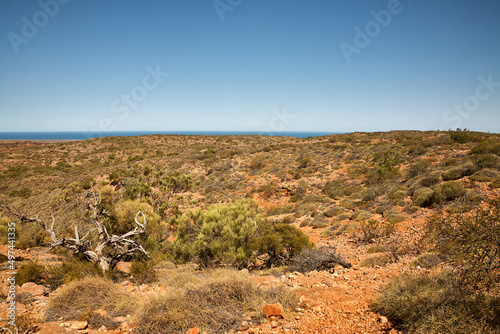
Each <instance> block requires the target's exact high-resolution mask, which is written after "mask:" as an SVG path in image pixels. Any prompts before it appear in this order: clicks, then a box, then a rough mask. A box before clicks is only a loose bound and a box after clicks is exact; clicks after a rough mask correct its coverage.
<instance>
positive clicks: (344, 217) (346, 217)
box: [333, 213, 351, 222]
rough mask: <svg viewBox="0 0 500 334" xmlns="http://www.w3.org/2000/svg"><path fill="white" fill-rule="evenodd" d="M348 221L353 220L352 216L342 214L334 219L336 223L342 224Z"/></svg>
mask: <svg viewBox="0 0 500 334" xmlns="http://www.w3.org/2000/svg"><path fill="white" fill-rule="evenodd" d="M346 219H351V214H350V213H342V214H340V215H338V216H336V217H334V218H333V221H334V222H341V221H343V220H346Z"/></svg>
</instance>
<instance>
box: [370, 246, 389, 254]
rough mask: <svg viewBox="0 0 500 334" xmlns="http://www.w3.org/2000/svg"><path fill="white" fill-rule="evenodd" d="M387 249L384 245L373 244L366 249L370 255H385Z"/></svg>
mask: <svg viewBox="0 0 500 334" xmlns="http://www.w3.org/2000/svg"><path fill="white" fill-rule="evenodd" d="M386 251H387V249H386V248H385V247H384V246H382V245H377V244H372V245H370V246H368V247H367V248H366V252H367V253H368V254H375V253H384V252H386Z"/></svg>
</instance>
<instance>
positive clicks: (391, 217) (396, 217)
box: [384, 210, 408, 223]
mask: <svg viewBox="0 0 500 334" xmlns="http://www.w3.org/2000/svg"><path fill="white" fill-rule="evenodd" d="M384 218H385V219H387V221H389V222H391V223H400V222H402V221H405V220H407V219H408V216H406V215H405V214H403V213H400V212H398V211H396V210H388V211H386V212H384Z"/></svg>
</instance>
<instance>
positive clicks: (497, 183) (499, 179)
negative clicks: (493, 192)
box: [489, 176, 500, 189]
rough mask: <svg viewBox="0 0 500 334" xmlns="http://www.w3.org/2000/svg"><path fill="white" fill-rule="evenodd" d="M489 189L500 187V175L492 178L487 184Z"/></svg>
mask: <svg viewBox="0 0 500 334" xmlns="http://www.w3.org/2000/svg"><path fill="white" fill-rule="evenodd" d="M489 186H490V188H491V189H498V188H500V176H499V177H497V178H496V179H494V180H493V181H492V182H491V183H490V184H489Z"/></svg>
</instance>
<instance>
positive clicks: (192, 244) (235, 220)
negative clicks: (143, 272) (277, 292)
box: [174, 199, 310, 267]
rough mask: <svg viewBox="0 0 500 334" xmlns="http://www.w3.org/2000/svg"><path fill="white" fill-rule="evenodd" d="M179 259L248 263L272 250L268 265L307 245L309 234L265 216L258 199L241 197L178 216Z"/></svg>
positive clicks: (237, 263)
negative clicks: (260, 209) (259, 206)
mask: <svg viewBox="0 0 500 334" xmlns="http://www.w3.org/2000/svg"><path fill="white" fill-rule="evenodd" d="M174 224H176V225H177V235H176V239H175V241H174V251H175V252H176V255H177V259H179V260H184V261H189V260H195V261H197V262H198V263H199V264H200V265H202V266H205V267H206V266H212V265H218V264H229V265H234V266H237V267H245V266H247V265H248V264H249V263H250V262H252V261H253V260H255V258H256V256H258V255H261V254H268V255H269V256H270V259H269V261H268V265H272V264H273V263H274V262H276V261H282V260H283V259H285V260H286V259H289V258H290V257H291V256H293V254H294V253H295V252H296V251H300V250H301V249H302V248H303V247H310V245H309V239H308V238H307V236H306V235H305V234H304V233H303V232H302V231H300V230H298V229H297V228H295V227H294V226H292V225H288V224H276V223H272V222H269V221H267V220H266V219H264V218H263V217H262V215H261V213H260V211H259V208H258V204H257V202H255V201H253V200H251V199H248V200H238V201H236V202H235V203H233V204H228V205H214V206H211V207H209V208H208V209H207V210H206V211H205V212H202V211H200V210H197V211H188V212H186V213H184V214H183V215H182V216H180V217H178V218H176V219H175V220H174Z"/></svg>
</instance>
